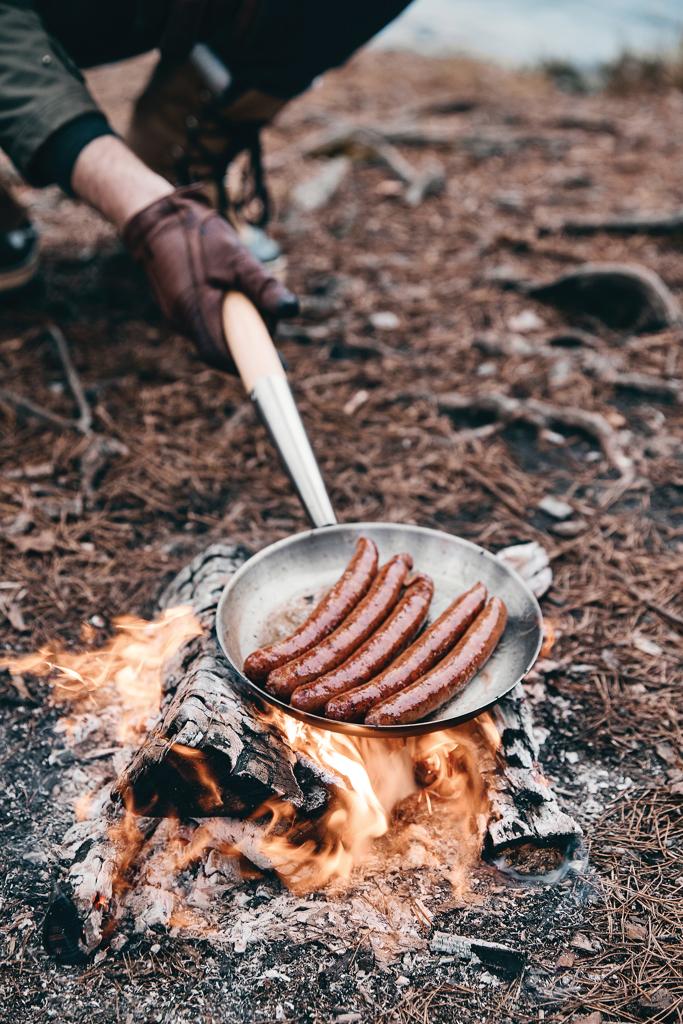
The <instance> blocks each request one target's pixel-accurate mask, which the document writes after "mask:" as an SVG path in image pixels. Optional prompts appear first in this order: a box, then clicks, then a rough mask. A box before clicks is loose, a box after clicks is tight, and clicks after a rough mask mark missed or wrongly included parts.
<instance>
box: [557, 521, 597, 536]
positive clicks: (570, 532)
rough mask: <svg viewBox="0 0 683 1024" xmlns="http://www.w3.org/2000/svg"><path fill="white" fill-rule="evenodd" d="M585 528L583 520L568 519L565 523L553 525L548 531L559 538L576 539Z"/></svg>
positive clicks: (585, 523)
mask: <svg viewBox="0 0 683 1024" xmlns="http://www.w3.org/2000/svg"><path fill="white" fill-rule="evenodd" d="M587 526H588V523H587V522H586V520H585V519H568V520H567V521H566V522H565V523H553V525H552V526H551V527H550V529H551V530H552V532H553V533H556V534H557V535H558V536H560V537H576V536H577V534H579V533H581V531H582V530H585V529H586V527H587Z"/></svg>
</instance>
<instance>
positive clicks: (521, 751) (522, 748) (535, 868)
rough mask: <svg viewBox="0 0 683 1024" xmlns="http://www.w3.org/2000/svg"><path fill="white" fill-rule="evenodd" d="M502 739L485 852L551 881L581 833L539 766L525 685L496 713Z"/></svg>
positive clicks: (504, 864)
mask: <svg viewBox="0 0 683 1024" xmlns="http://www.w3.org/2000/svg"><path fill="white" fill-rule="evenodd" d="M492 718H493V721H494V723H495V725H496V728H497V729H498V732H499V734H500V750H499V753H498V759H497V761H498V763H497V766H496V771H494V772H491V774H490V776H489V778H488V780H487V782H488V794H489V802H490V806H491V818H490V820H489V823H488V827H487V830H486V838H485V846H484V849H485V853H486V855H487V856H488V857H489V858H490V859H492V860H493V861H494V862H495V863H497V865H498V866H499V867H501V868H503V869H505V870H508V871H512V872H513V873H516V874H520V875H526V876H528V875H538V876H545V877H546V878H548V877H549V876H551V875H552V874H553V872H554V871H555V870H557V869H558V868H559V867H560V866H561V865H562V864H563V862H564V860H565V858H566V857H567V855H568V854H569V853H570V852H571V851H572V849H573V847H574V846H575V845H576V843H577V841H578V839H579V837H580V836H581V829H580V828H579V826H578V825H577V823H576V822H575V821H574V819H573V818H571V817H570V816H569V815H568V814H566V813H565V812H564V811H562V810H561V808H560V807H559V806H558V803H557V799H556V797H555V794H554V793H553V791H552V789H551V788H550V784H549V783H548V781H547V779H546V778H545V777H544V775H543V773H542V771H541V768H540V766H539V764H538V743H537V742H536V739H535V737H534V729H533V721H532V717H531V710H530V708H529V705H528V704H527V700H526V697H525V696H524V691H523V689H522V687H521V686H519V685H518V686H516V687H515V688H514V690H513V691H512V692H511V693H510V694H508V696H507V697H505V698H504V699H503V700H501V701H500V702H499V703H498V704H497V705H496V707H495V708H494V709H493V711H492Z"/></svg>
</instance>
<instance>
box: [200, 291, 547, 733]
mask: <svg viewBox="0 0 683 1024" xmlns="http://www.w3.org/2000/svg"><path fill="white" fill-rule="evenodd" d="M223 326H224V329H225V336H226V340H227V343H228V347H229V349H230V352H231V354H232V357H233V359H234V361H235V365H236V366H237V370H238V372H239V374H240V377H241V378H242V382H243V384H244V387H245V389H246V391H247V393H248V394H249V395H251V398H252V400H253V401H254V403H255V404H256V406H257V408H258V410H259V412H260V414H261V416H262V418H263V420H264V421H265V423H266V426H267V428H268V430H269V432H270V435H271V437H272V439H273V441H274V443H275V445H276V447H277V449H278V451H279V453H280V457H281V459H282V462H283V464H284V466H285V468H286V469H287V471H288V473H289V476H290V478H291V480H292V483H293V484H294V486H295V488H296V491H297V493H298V495H299V498H300V500H301V504H302V505H303V507H304V510H305V511H306V513H307V515H308V518H309V519H310V521H311V523H312V524H313V529H311V530H306V531H305V532H303V533H297V534H295V535H294V536H292V537H286V538H285V539H284V540H279V541H276V542H275V543H274V544H270V545H269V546H268V547H266V548H264V549H263V550H262V551H259V552H258V553H257V554H255V555H253V556H252V557H251V558H250V559H249V560H248V561H246V562H245V563H244V565H243V566H242V567H241V568H240V569H239V570H238V571H237V572H236V573H235V575H234V576H233V577H232V579H231V580H230V582H229V583H228V585H227V586H226V588H225V590H224V591H223V594H222V596H221V599H220V601H219V604H218V610H217V615H216V632H217V635H218V640H219V643H220V645H221V648H222V649H223V653H224V654H225V657H226V658H227V660H228V662H229V663H230V665H231V666H232V668H233V669H234V673H235V679H236V681H237V682H238V683H239V684H240V685H241V686H243V687H244V688H245V689H246V690H247V691H248V692H249V693H250V694H251V695H252V696H256V697H258V698H260V699H261V700H262V701H265V702H266V703H268V704H270V705H273V706H275V707H278V708H280V709H281V710H282V711H284V712H285V713H286V714H288V715H293V716H294V717H295V718H298V719H300V720H301V721H304V722H308V723H309V724H310V725H314V726H317V727H318V728H323V729H331V730H333V731H335V732H343V733H351V734H355V735H358V736H374V737H377V736H382V737H385V738H390V737H398V736H415V735H417V734H419V733H426V732H433V731H435V730H437V729H446V728H448V727H449V726H453V725H456V724H457V723H459V722H464V721H466V720H467V719H469V718H473V717H474V716H475V715H478V714H480V712H482V711H484V710H485V709H486V708H488V707H490V706H491V705H492V704H495V702H496V701H498V700H500V698H501V697H503V696H504V695H505V694H506V693H508V691H510V690H511V689H512V688H513V686H515V684H516V683H518V682H519V680H520V679H522V678H523V676H525V675H526V673H527V672H528V671H529V669H530V668H531V666H532V665H533V663H534V661H535V660H536V658H537V656H538V652H539V650H540V647H541V641H542V617H541V610H540V608H539V607H538V602H537V601H536V598H535V597H534V595H533V594H532V593H531V591H530V590H529V588H528V587H527V586H526V584H525V583H524V582H523V580H522V579H521V578H520V577H519V576H518V575H517V573H516V572H514V570H513V569H511V568H509V567H508V566H507V565H505V564H504V563H503V562H502V561H500V560H499V559H497V558H496V557H495V555H493V554H491V553H490V552H488V551H485V550H484V548H480V547H478V545H476V544H472V543H471V542H470V541H467V540H463V538H461V537H454V536H452V535H451V534H448V533H444V532H442V531H441V530H431V529H426V528H424V527H421V526H406V525H401V524H398V523H344V524H339V523H337V520H336V517H335V515H334V511H333V509H332V505H331V504H330V499H329V497H328V495H327V492H326V490H325V485H324V483H323V480H322V477H321V475H320V471H319V469H318V465H317V463H316V460H315V456H314V455H313V451H312V449H311V446H310V444H309V441H308V438H307V436H306V432H305V430H304V427H303V424H302V422H301V419H300V418H299V414H298V411H297V408H296V405H295V403H294V399H293V397H292V393H291V391H290V388H289V385H288V383H287V379H286V377H285V373H284V370H283V368H282V364H281V362H280V359H279V356H278V354H277V350H276V349H275V346H274V345H273V342H272V340H271V338H270V335H269V334H268V331H267V329H266V327H265V324H264V323H263V321H262V319H261V317H260V315H259V314H258V312H257V310H256V309H255V307H254V306H253V305H252V304H251V303H250V302H249V300H248V299H246V298H245V297H244V296H243V295H241V294H238V293H230V294H229V295H228V296H226V299H225V303H224V307H223ZM361 535H363V536H366V537H370V538H371V539H372V540H373V541H374V542H375V543H376V544H377V547H378V549H379V555H380V561H385V560H386V559H387V558H389V557H391V555H394V554H397V553H398V552H401V551H407V552H408V553H409V554H411V555H412V557H413V561H414V565H415V568H416V569H418V570H419V571H421V572H426V573H428V574H429V575H430V576H431V577H432V579H433V580H434V585H435V589H434V599H433V601H432V606H431V609H430V618H431V619H434V618H436V616H437V615H440V614H441V612H442V611H443V610H444V609H445V608H446V607H447V605H448V604H450V602H451V601H452V600H453V598H454V597H455V596H456V595H457V594H459V593H461V592H462V591H463V590H466V589H467V588H468V587H470V586H472V584H474V583H476V582H477V580H481V581H482V582H483V583H484V584H486V586H487V587H488V589H489V592H490V593H491V594H493V595H496V596H498V597H500V598H502V599H503V601H505V604H506V605H507V609H508V623H507V627H506V630H505V633H504V634H503V637H502V640H501V642H500V643H499V645H498V647H497V648H496V650H495V652H494V654H493V655H492V657H491V658H490V660H489V661H488V662H487V664H486V665H485V666H484V668H483V669H482V671H481V672H479V673H478V675H476V676H475V677H474V679H473V680H472V681H471V682H470V683H469V685H468V686H467V687H466V688H465V689H464V690H463V691H462V692H461V693H460V694H458V695H457V696H456V697H455V698H453V700H451V701H450V702H449V703H448V704H446V705H444V706H443V707H441V708H439V709H438V710H437V711H435V712H433V713H432V714H431V715H430V716H428V717H427V718H425V719H423V720H421V721H419V722H416V723H414V724H411V725H388V726H371V725H364V724H359V723H350V722H335V721H332V720H331V719H328V718H325V717H323V716H322V715H314V714H310V713H308V712H305V711H300V710H299V709H297V708H293V707H290V705H289V704H287V703H285V702H283V701H281V700H279V699H278V698H277V697H274V696H273V695H272V694H270V693H268V692H267V690H264V689H263V688H262V687H260V686H258V685H256V684H255V683H253V682H252V681H251V680H249V679H248V678H247V677H246V676H245V675H244V673H243V671H242V666H243V665H244V660H245V658H246V657H247V655H248V654H250V653H251V651H253V650H254V649H255V648H257V647H261V646H263V645H264V644H265V643H269V642H271V641H272V640H273V639H274V638H275V637H274V626H275V624H276V623H278V622H279V623H282V622H284V621H286V619H287V615H288V613H289V614H291V609H292V608H300V609H301V610H302V612H301V616H300V617H301V618H304V617H305V611H304V609H305V607H306V600H308V601H311V600H313V599H314V600H317V599H318V598H319V597H320V596H322V594H323V592H324V591H325V590H326V589H328V588H329V587H330V586H331V585H332V584H333V583H334V582H335V580H336V579H337V578H338V577H339V576H340V575H341V573H342V570H343V569H344V567H345V566H346V563H347V562H348V561H349V559H350V558H351V555H352V554H353V550H354V548H355V545H356V542H357V540H358V538H359V536H361ZM295 625H296V623H293V622H292V623H290V626H291V629H293V628H294V627H295ZM291 629H290V630H289V631H291Z"/></svg>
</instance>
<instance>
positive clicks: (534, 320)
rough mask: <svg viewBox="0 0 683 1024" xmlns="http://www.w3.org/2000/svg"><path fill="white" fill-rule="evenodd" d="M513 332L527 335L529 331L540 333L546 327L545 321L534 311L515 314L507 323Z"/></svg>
mask: <svg viewBox="0 0 683 1024" xmlns="http://www.w3.org/2000/svg"><path fill="white" fill-rule="evenodd" d="M507 325H508V327H509V328H510V330H511V331H517V332H518V333H519V334H527V333H528V332H529V331H540V330H541V328H542V327H545V323H544V321H543V320H542V319H541V317H540V316H539V315H538V313H537V312H536V311H535V310H534V309H523V310H522V312H521V313H515V315H514V316H511V317H510V319H509V320H508V323H507Z"/></svg>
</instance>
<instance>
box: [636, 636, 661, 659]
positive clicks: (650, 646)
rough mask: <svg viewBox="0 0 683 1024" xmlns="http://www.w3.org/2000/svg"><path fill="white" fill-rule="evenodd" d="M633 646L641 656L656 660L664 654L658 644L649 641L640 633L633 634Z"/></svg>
mask: <svg viewBox="0 0 683 1024" xmlns="http://www.w3.org/2000/svg"><path fill="white" fill-rule="evenodd" d="M633 646H634V647H635V648H636V650H638V651H642V653H643V654H650V655H652V657H653V658H658V657H659V656H660V655H661V654H663V653H664V652H663V651H662V648H661V647H660V646H659V644H658V643H655V641H654V640H650V638H649V637H647V636H643V634H642V633H635V634H634V637H633Z"/></svg>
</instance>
